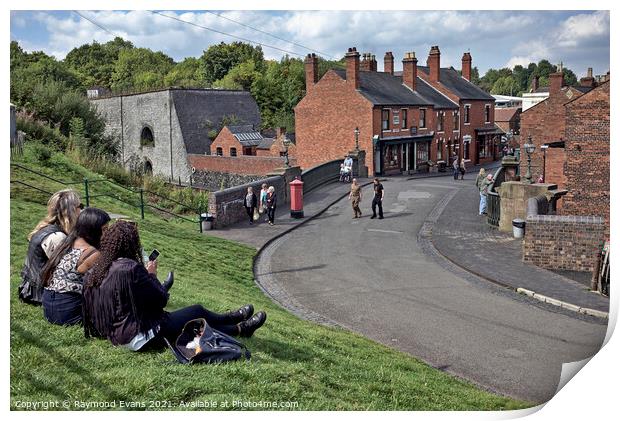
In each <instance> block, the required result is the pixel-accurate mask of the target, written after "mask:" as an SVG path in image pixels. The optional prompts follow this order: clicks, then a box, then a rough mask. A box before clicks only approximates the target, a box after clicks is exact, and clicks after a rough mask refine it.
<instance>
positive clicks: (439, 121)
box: [437, 111, 443, 132]
mask: <svg viewBox="0 0 620 421" xmlns="http://www.w3.org/2000/svg"><path fill="white" fill-rule="evenodd" d="M437 131H438V132H443V111H439V112H438V113H437Z"/></svg>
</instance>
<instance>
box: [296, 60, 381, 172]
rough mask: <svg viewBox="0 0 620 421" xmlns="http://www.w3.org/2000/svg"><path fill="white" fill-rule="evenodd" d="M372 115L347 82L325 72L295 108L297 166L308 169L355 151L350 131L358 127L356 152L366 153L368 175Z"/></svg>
mask: <svg viewBox="0 0 620 421" xmlns="http://www.w3.org/2000/svg"><path fill="white" fill-rule="evenodd" d="M372 114H373V111H372V104H371V103H370V102H369V101H368V100H366V99H365V98H364V97H363V96H362V95H361V94H360V93H359V92H357V91H355V90H354V89H353V87H352V83H351V82H348V81H345V80H343V79H342V78H340V76H338V75H337V74H336V73H335V72H333V71H328V72H327V73H326V74H325V76H323V78H321V80H320V81H319V82H318V83H317V84H316V85H314V87H313V89H311V90H310V92H309V93H308V94H307V95H306V96H305V97H304V98H303V99H302V100H301V101H300V102H299V103H298V104H297V106H296V107H295V136H296V149H297V151H296V154H297V157H298V163H299V165H301V167H302V169H308V168H311V167H313V166H315V165H318V164H321V163H323V162H327V161H331V160H334V159H340V158H342V157H344V155H346V154H347V153H348V152H349V151H351V150H353V149H354V148H355V137H354V130H355V127H358V128H359V130H360V134H359V143H360V149H363V150H365V151H366V154H367V155H366V156H367V157H368V158H367V160H366V165H367V166H368V171H369V174H372V173H373V171H374V167H373V165H374V162H373V159H372V151H373V145H372V136H373V133H374V131H373V118H372ZM379 124H380V120H379Z"/></svg>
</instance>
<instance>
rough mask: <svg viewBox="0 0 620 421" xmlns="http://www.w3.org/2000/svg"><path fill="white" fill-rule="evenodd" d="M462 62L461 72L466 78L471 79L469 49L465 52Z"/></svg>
mask: <svg viewBox="0 0 620 421" xmlns="http://www.w3.org/2000/svg"><path fill="white" fill-rule="evenodd" d="M461 64H462V66H461V74H462V75H463V77H464V78H465V79H467V80H469V81H471V54H469V51H468V52H466V53H465V54H463V58H462V59H461Z"/></svg>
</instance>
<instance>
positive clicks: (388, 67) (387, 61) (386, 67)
mask: <svg viewBox="0 0 620 421" xmlns="http://www.w3.org/2000/svg"><path fill="white" fill-rule="evenodd" d="M383 71H384V72H385V73H389V74H391V75H393V74H394V55H393V54H392V52H391V51H388V52H386V53H385V56H384V57H383Z"/></svg>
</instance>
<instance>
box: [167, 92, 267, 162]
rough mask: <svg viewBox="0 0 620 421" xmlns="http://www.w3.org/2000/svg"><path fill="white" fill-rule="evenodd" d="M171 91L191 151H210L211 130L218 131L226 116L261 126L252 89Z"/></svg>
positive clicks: (193, 152)
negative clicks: (251, 93) (250, 91)
mask: <svg viewBox="0 0 620 421" xmlns="http://www.w3.org/2000/svg"><path fill="white" fill-rule="evenodd" d="M170 91H171V96H172V101H173V103H174V109H175V111H176V114H177V117H178V120H179V125H180V128H181V133H182V135H183V140H184V142H185V148H186V150H187V153H190V154H203V153H206V152H208V151H209V147H210V141H209V137H208V133H209V131H210V130H213V129H216V130H217V128H218V127H219V126H220V123H221V121H222V118H224V117H225V116H232V115H234V116H236V117H237V118H238V119H239V120H240V121H241V122H242V123H243V124H247V125H250V126H254V127H259V126H260V123H261V119H260V111H259V109H258V105H257V104H256V101H254V98H252V95H250V93H249V92H245V91H229V90H220V89H170Z"/></svg>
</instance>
